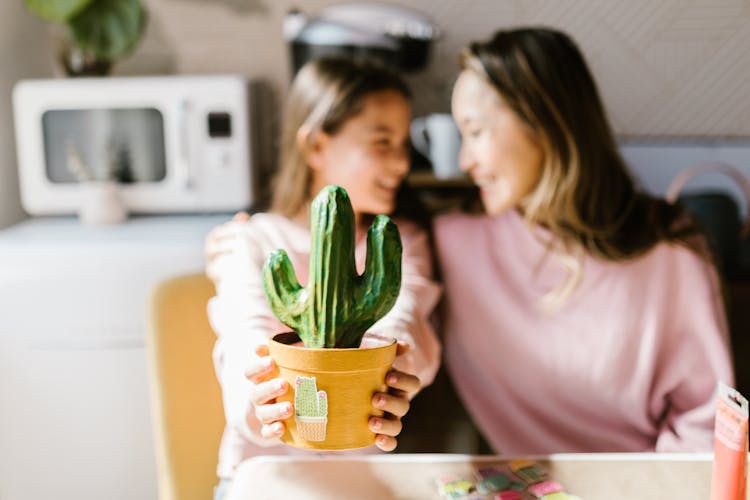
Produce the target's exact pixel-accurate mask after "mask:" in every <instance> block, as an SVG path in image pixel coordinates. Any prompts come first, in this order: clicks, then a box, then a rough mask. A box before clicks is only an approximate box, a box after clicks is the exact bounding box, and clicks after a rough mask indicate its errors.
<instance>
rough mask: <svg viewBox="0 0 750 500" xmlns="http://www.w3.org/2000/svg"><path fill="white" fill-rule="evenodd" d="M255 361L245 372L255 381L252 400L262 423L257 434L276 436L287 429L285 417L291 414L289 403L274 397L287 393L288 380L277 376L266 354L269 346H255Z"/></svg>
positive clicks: (275, 369) (271, 359)
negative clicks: (278, 400)
mask: <svg viewBox="0 0 750 500" xmlns="http://www.w3.org/2000/svg"><path fill="white" fill-rule="evenodd" d="M255 354H257V355H258V359H257V360H256V362H255V363H254V364H253V365H252V366H251V367H250V368H248V370H247V371H246V372H245V375H246V376H247V378H248V379H249V380H251V381H252V382H253V383H255V387H254V389H253V393H252V394H251V401H252V403H253V407H254V408H255V418H257V419H258V421H259V422H260V423H261V425H262V427H261V429H260V435H261V436H262V437H264V438H266V439H278V438H280V437H281V436H283V435H284V432H286V425H285V424H284V420H286V419H287V418H289V417H291V416H292V404H291V403H289V402H284V403H277V402H276V398H277V397H279V396H281V395H283V394H286V391H288V390H289V384H287V382H286V380H284V379H283V378H280V377H279V376H278V374H279V371H278V369H277V368H276V363H275V362H274V360H273V358H272V357H271V356H269V355H268V346H267V345H261V346H258V348H257V349H256V350H255Z"/></svg>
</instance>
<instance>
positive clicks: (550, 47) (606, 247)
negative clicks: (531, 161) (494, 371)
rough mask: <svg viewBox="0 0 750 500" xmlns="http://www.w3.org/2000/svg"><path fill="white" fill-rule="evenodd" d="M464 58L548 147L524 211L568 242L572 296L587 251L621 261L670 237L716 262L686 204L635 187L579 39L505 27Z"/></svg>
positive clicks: (559, 244) (563, 249)
mask: <svg viewBox="0 0 750 500" xmlns="http://www.w3.org/2000/svg"><path fill="white" fill-rule="evenodd" d="M461 64H462V67H463V68H464V69H468V70H472V71H476V72H477V73H478V74H479V75H480V76H482V77H483V78H485V79H486V80H487V81H488V82H489V83H490V84H491V85H493V86H494V88H495V89H496V90H497V92H498V93H499V94H500V96H501V97H502V99H503V101H504V102H505V103H507V105H508V106H509V107H510V108H511V109H512V110H513V111H514V112H515V113H516V114H517V115H518V116H519V117H520V118H521V120H522V121H523V122H524V123H525V124H526V125H527V126H528V127H529V128H530V129H531V130H532V131H533V133H534V135H535V136H536V137H537V140H538V141H539V143H540V145H541V147H542V149H543V150H544V154H545V157H544V165H543V169H542V175H541V178H540V180H539V183H538V185H537V186H536V188H535V189H534V191H533V192H532V193H531V194H530V195H529V196H528V197H527V198H526V199H524V201H523V204H522V205H523V206H522V208H523V210H524V216H525V218H526V220H527V221H528V222H530V223H535V224H541V225H544V226H546V227H547V228H548V229H549V230H550V231H551V233H552V234H553V235H555V236H556V237H558V238H559V240H558V241H555V242H549V244H550V245H551V246H552V245H556V246H555V247H554V248H553V249H554V250H555V251H556V253H558V254H560V255H561V256H562V257H563V262H564V263H565V264H566V267H568V268H569V269H570V271H571V279H570V280H568V282H567V283H565V284H564V285H563V286H562V287H561V290H562V296H563V297H562V298H563V299H564V298H565V297H567V296H568V295H569V294H570V293H571V292H572V290H573V289H574V288H575V287H576V285H577V283H578V281H579V280H580V278H581V275H582V268H581V258H582V254H583V250H586V251H588V252H589V253H591V254H592V255H594V256H596V257H599V258H601V259H604V260H609V261H619V260H625V259H630V258H634V257H637V256H639V255H641V254H643V253H645V252H647V251H648V250H649V249H651V248H652V247H653V246H654V245H656V244H657V243H658V242H661V241H669V242H675V243H680V244H683V245H685V246H687V247H688V248H690V249H692V250H694V251H696V252H697V253H698V254H699V255H701V256H703V257H704V258H706V259H708V260H710V257H709V255H708V252H707V250H706V246H705V242H704V240H703V238H702V237H701V236H700V232H699V230H698V228H697V227H696V225H695V224H694V223H693V222H692V220H691V219H690V218H689V217H688V216H687V215H686V213H685V212H684V211H683V210H682V209H681V208H680V207H679V206H677V205H672V204H669V203H667V202H666V201H664V200H662V199H658V198H654V197H652V196H649V195H648V194H646V193H644V192H642V191H640V190H638V189H637V188H636V185H635V182H634V180H633V178H632V177H631V175H630V173H629V172H628V170H627V168H626V165H625V162H624V160H623V159H622V157H621V156H620V154H619V152H618V150H617V145H616V143H615V140H614V136H613V133H612V131H611V129H610V126H609V123H608V120H607V117H606V113H605V110H604V106H603V105H602V101H601V99H600V97H599V92H598V90H597V88H596V84H595V82H594V79H593V77H592V76H591V73H590V71H589V69H588V67H587V65H586V62H585V60H584V58H583V55H582V54H581V52H580V50H579V49H578V47H577V46H576V44H575V43H574V42H573V40H571V38H570V37H568V36H567V35H565V34H564V33H561V32H559V31H555V30H552V29H547V28H523V29H515V30H509V31H498V32H497V33H495V35H494V36H493V37H492V38H491V39H490V40H488V41H485V42H479V43H472V44H471V45H470V46H469V47H468V49H467V50H465V51H464V53H463V54H462V56H461ZM571 257H573V258H572V259H571Z"/></svg>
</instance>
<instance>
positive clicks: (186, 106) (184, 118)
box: [177, 99, 193, 189]
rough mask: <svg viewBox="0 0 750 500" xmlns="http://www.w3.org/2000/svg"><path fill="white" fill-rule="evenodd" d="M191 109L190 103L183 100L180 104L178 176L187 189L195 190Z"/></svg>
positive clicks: (178, 119)
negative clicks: (191, 169)
mask: <svg viewBox="0 0 750 500" xmlns="http://www.w3.org/2000/svg"><path fill="white" fill-rule="evenodd" d="M190 107H191V106H190V101H188V100H186V99H183V100H182V102H180V108H179V113H178V115H177V122H178V134H179V139H178V142H179V144H178V151H179V152H178V154H179V160H178V162H177V165H178V167H177V168H178V172H177V174H178V175H179V178H180V179H181V180H182V182H183V186H184V187H185V188H186V189H192V188H193V178H192V175H191V171H190V120H189V118H190Z"/></svg>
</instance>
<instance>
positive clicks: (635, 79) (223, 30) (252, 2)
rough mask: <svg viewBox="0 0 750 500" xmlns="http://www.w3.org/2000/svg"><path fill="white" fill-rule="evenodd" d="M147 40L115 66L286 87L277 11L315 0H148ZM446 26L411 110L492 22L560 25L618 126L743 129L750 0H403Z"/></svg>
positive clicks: (444, 93) (450, 75) (701, 131)
mask: <svg viewBox="0 0 750 500" xmlns="http://www.w3.org/2000/svg"><path fill="white" fill-rule="evenodd" d="M147 3H148V5H149V9H150V12H151V26H150V29H149V33H148V37H147V39H146V41H145V42H144V43H143V44H142V46H141V47H140V48H139V51H138V52H137V53H136V54H135V55H134V56H133V58H131V60H130V61H128V62H127V64H125V65H123V66H122V67H121V71H136V70H141V69H148V67H149V65H150V67H152V68H156V67H158V66H159V65H161V66H162V67H166V68H168V69H169V70H174V71H177V72H197V73H206V72H225V71H229V72H240V73H244V74H247V75H249V76H252V77H258V78H262V79H265V80H268V81H270V82H271V83H272V86H273V88H275V89H276V90H277V92H278V95H279V97H282V96H283V92H284V90H285V89H286V85H287V84H288V79H289V66H290V62H289V57H288V53H287V50H286V46H285V44H284V42H283V40H282V35H281V24H282V19H283V17H284V14H285V13H286V12H287V11H288V10H289V9H290V8H291V7H293V6H295V7H298V8H300V9H302V10H303V11H305V12H308V13H311V14H315V13H316V12H317V11H318V10H319V9H320V8H321V7H322V6H324V5H329V4H335V3H341V2H330V1H329V2H326V1H321V0H305V1H298V2H290V1H288V0H273V1H272V0H148V1H147ZM389 3H395V4H399V5H403V6H408V7H411V8H414V9H417V10H420V11H422V12H426V13H428V15H429V16H430V17H431V18H432V20H433V21H434V22H435V23H436V24H437V25H438V26H439V27H440V28H441V29H442V37H441V38H440V39H439V41H438V42H437V43H436V44H435V47H434V52H433V57H432V59H431V64H430V66H429V67H428V68H427V69H426V70H424V71H423V72H421V73H420V74H418V75H415V76H412V77H410V81H411V83H412V85H413V86H414V87H415V88H416V89H417V90H418V91H417V92H416V103H415V105H416V111H417V113H418V114H422V113H426V112H430V111H445V110H448V96H449V92H450V86H451V83H452V81H453V79H454V78H455V75H456V54H457V53H458V51H459V49H460V48H461V47H462V46H464V45H465V44H466V43H467V42H468V41H470V40H473V39H481V38H485V37H486V36H488V35H489V34H491V33H492V32H493V31H494V30H495V29H497V28H500V27H510V26H517V25H524V24H544V25H549V26H554V27H557V28H561V29H563V30H565V31H567V32H569V33H570V34H571V35H573V37H574V38H576V39H577V40H578V42H579V44H580V46H581V48H582V49H583V51H584V52H585V54H586V56H587V57H588V60H589V62H590V65H591V66H592V69H593V71H594V74H595V77H596V78H597V80H598V82H599V85H600V88H601V91H602V94H603V97H604V99H605V102H606V105H607V108H608V110H609V113H610V118H611V120H612V122H613V124H614V126H615V129H616V132H617V133H618V134H621V135H657V136H665V135H666V136H714V137H715V136H749V135H750V99H748V98H747V93H748V89H749V88H750V87H749V86H748V85H749V84H748V81H749V80H750V50H749V49H750V2H748V1H747V0H629V1H627V2H623V1H621V0H462V1H456V0H408V1H407V0H402V1H401V2H389Z"/></svg>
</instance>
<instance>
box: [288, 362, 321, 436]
mask: <svg viewBox="0 0 750 500" xmlns="http://www.w3.org/2000/svg"><path fill="white" fill-rule="evenodd" d="M294 385H295V390H294V420H295V422H296V424H297V431H298V432H299V435H300V437H301V438H302V439H306V440H307V441H325V439H326V424H327V423H328V396H327V394H326V391H319V390H318V385H317V382H316V381H315V377H303V376H301V375H298V376H297V379H296V380H295V382H294Z"/></svg>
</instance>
